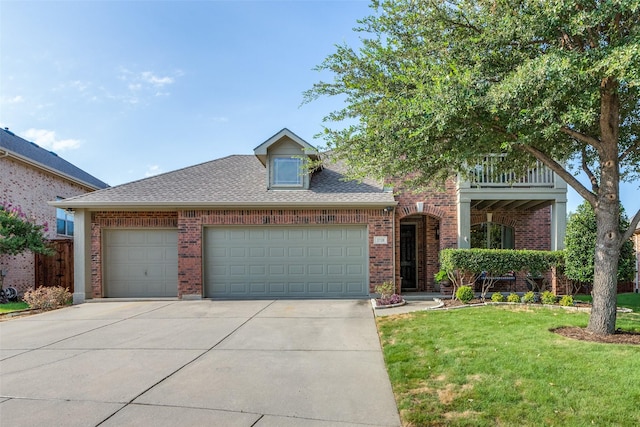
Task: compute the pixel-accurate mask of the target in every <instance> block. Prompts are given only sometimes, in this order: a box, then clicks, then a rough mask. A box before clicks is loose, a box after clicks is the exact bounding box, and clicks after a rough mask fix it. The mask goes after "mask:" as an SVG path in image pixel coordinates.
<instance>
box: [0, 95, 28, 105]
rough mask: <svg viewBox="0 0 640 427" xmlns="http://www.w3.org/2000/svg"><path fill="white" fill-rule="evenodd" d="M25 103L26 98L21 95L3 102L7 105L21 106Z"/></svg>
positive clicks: (5, 99)
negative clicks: (20, 104)
mask: <svg viewBox="0 0 640 427" xmlns="http://www.w3.org/2000/svg"><path fill="white" fill-rule="evenodd" d="M22 101H24V98H23V97H22V96H21V95H16V96H14V97H12V98H4V97H3V98H2V102H3V103H5V104H19V103H21V102H22Z"/></svg>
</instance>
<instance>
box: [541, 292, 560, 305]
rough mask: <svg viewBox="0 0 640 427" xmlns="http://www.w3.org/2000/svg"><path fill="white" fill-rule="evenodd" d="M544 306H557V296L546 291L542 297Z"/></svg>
mask: <svg viewBox="0 0 640 427" xmlns="http://www.w3.org/2000/svg"><path fill="white" fill-rule="evenodd" d="M541 299H542V303H543V304H555V303H556V296H555V295H554V294H553V292H551V291H544V292H543V293H542V296H541Z"/></svg>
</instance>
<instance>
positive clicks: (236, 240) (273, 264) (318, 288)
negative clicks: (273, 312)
mask: <svg viewBox="0 0 640 427" xmlns="http://www.w3.org/2000/svg"><path fill="white" fill-rule="evenodd" d="M204 241H205V249H204V274H205V297H209V298H273V297H300V298H345V297H363V296H367V295H368V293H369V287H368V251H367V248H368V236H367V228H366V227H365V226H322V227H320V226H315V227H314V226H311V227H309V226H307V227H304V226H302V227H294V226H268V227H267V226H254V227H210V228H206V229H205V231H204Z"/></svg>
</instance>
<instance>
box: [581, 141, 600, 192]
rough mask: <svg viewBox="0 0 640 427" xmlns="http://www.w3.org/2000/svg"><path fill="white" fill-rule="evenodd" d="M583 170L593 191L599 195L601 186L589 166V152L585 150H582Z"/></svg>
mask: <svg viewBox="0 0 640 427" xmlns="http://www.w3.org/2000/svg"><path fill="white" fill-rule="evenodd" d="M582 170H583V171H584V173H586V174H587V177H588V178H589V182H591V189H592V190H593V192H594V193H597V192H598V190H600V186H599V185H598V180H597V179H596V177H595V175H594V174H593V172H591V169H590V168H589V165H588V164H587V150H586V149H585V148H583V149H582Z"/></svg>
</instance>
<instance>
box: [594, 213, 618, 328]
mask: <svg viewBox="0 0 640 427" xmlns="http://www.w3.org/2000/svg"><path fill="white" fill-rule="evenodd" d="M612 208H615V209H612ZM618 209H619V207H618V205H614V206H607V207H606V209H603V207H602V206H600V207H599V209H598V210H597V211H596V222H597V234H596V236H597V237H596V250H595V259H594V263H593V266H594V275H593V291H592V294H593V307H592V309H591V317H590V318H589V326H587V329H588V330H589V331H591V332H593V333H595V334H599V335H606V334H613V333H614V332H615V328H616V298H617V287H618V278H617V276H618V259H619V258H620V249H619V248H618V241H619V239H620V233H619V232H618ZM612 210H614V212H611V211H612ZM598 211H600V212H598ZM614 230H615V231H614ZM616 236H617V237H616Z"/></svg>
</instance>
